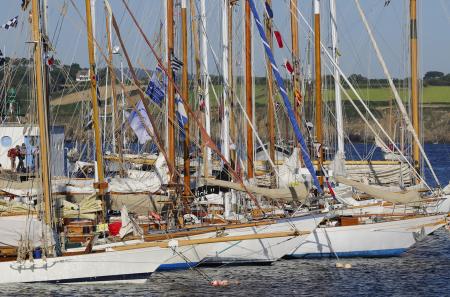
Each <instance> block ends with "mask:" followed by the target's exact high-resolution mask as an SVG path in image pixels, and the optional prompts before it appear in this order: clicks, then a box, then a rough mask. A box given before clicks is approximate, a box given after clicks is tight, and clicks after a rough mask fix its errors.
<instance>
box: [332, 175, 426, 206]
mask: <svg viewBox="0 0 450 297" xmlns="http://www.w3.org/2000/svg"><path fill="white" fill-rule="evenodd" d="M335 180H336V181H337V182H340V183H343V184H345V185H347V186H352V187H355V188H356V189H358V190H359V191H361V192H364V193H367V194H369V195H371V196H373V197H374V198H378V199H383V200H385V201H388V202H392V203H405V204H406V203H411V202H419V201H420V200H421V197H420V194H419V192H418V191H417V190H410V191H403V192H391V191H387V190H383V189H380V187H374V186H371V185H366V184H363V183H361V182H357V181H354V180H351V179H347V178H344V177H341V176H336V177H335Z"/></svg>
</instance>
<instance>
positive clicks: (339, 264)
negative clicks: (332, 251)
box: [336, 262, 344, 268]
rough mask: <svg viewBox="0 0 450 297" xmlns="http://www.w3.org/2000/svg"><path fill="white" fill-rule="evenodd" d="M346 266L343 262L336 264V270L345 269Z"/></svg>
mask: <svg viewBox="0 0 450 297" xmlns="http://www.w3.org/2000/svg"><path fill="white" fill-rule="evenodd" d="M343 267H344V264H342V263H341V262H336V268H343Z"/></svg>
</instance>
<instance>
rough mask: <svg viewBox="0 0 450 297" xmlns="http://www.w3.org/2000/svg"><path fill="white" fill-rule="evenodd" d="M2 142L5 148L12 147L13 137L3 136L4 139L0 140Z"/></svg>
mask: <svg viewBox="0 0 450 297" xmlns="http://www.w3.org/2000/svg"><path fill="white" fill-rule="evenodd" d="M0 142H1V143H2V146H4V147H10V146H11V144H12V139H11V137H9V136H3V137H2V138H1V139H0Z"/></svg>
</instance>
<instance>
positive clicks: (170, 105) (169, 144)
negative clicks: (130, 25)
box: [167, 0, 176, 183]
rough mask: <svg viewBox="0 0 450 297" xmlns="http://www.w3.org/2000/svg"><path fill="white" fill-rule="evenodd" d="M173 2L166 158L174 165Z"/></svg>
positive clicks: (169, 3)
mask: <svg viewBox="0 0 450 297" xmlns="http://www.w3.org/2000/svg"><path fill="white" fill-rule="evenodd" d="M173 39H174V33H173V0H167V69H168V84H167V104H168V117H167V128H168V141H167V149H168V158H169V162H170V163H172V164H174V165H175V89H174V86H173V71H172V65H171V62H170V61H171V57H172V55H173V43H174V40H173ZM175 175H176V173H175V171H174V172H173V174H172V175H171V176H170V182H171V183H173V182H175Z"/></svg>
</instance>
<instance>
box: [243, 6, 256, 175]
mask: <svg viewBox="0 0 450 297" xmlns="http://www.w3.org/2000/svg"><path fill="white" fill-rule="evenodd" d="M251 26H252V19H251V14H250V3H249V2H248V0H245V99H246V100H245V102H246V103H245V109H246V113H247V116H248V118H249V119H250V121H253V100H252V98H253V96H252V95H253V86H252V35H251V34H252V28H251ZM253 146H254V144H253V129H252V127H251V126H250V125H249V124H247V178H249V179H251V178H253V177H254V168H253V150H254V148H253Z"/></svg>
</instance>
